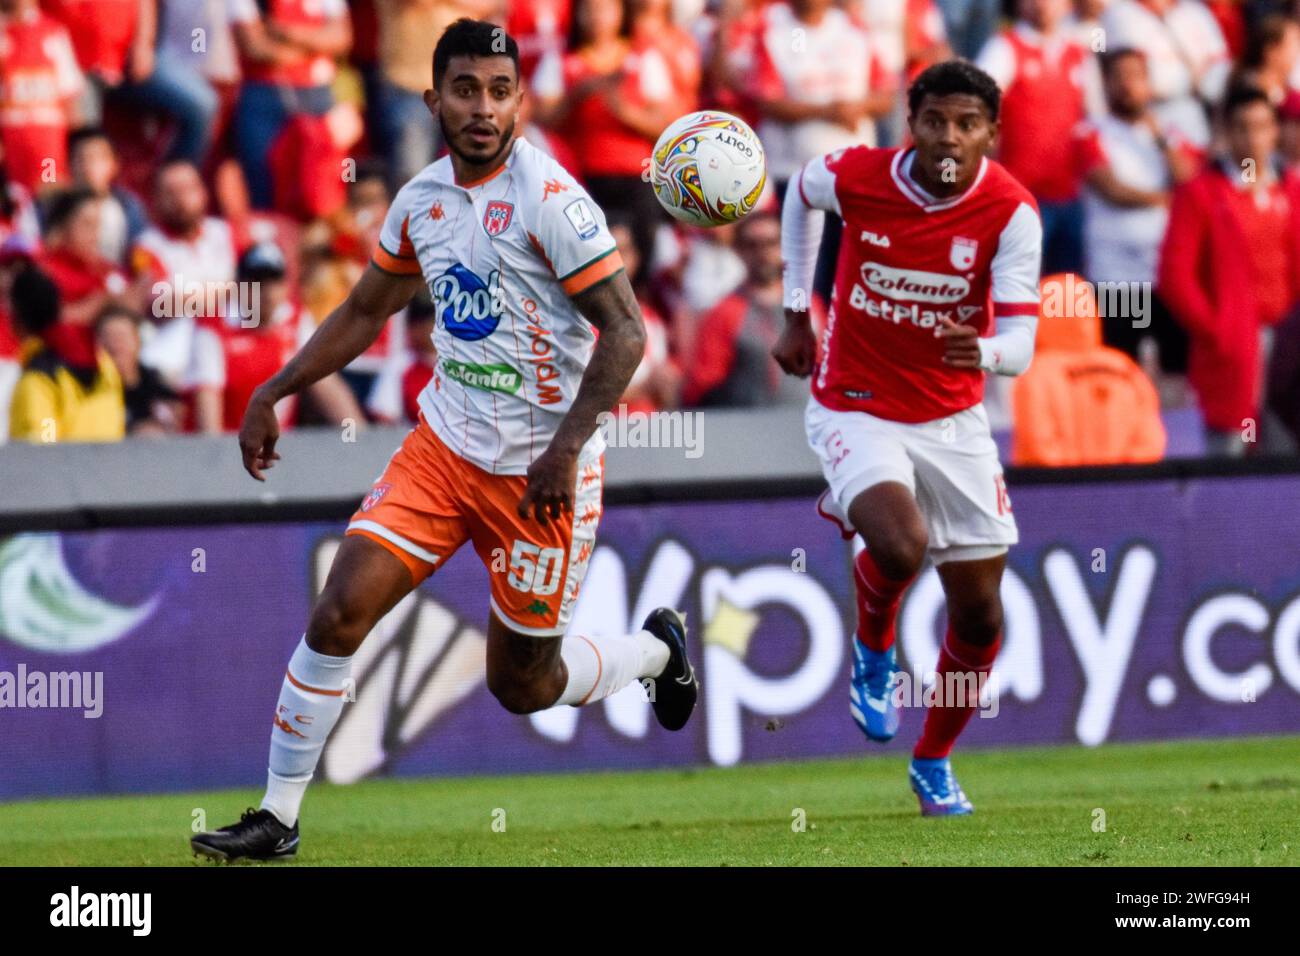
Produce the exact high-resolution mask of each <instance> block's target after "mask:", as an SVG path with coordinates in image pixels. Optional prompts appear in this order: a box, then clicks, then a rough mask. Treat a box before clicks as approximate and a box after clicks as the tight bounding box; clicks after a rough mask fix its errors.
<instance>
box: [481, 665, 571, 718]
mask: <svg viewBox="0 0 1300 956" xmlns="http://www.w3.org/2000/svg"><path fill="white" fill-rule="evenodd" d="M487 685H488V690H490V691H491V692H492V696H493V697H495V698H496V699H497V701H498V702H500V704H501V706H502V707H504V708H505V709H506V710H508V711H510V713H512V714H533V713H536V712H537V711H539V710H546V709H547V708H548V707H550V706H551V705H552V704H554V703H555V698H556V695H555V694H552V693H549V692H548V688H545V687H543V686H542V685H541V684H538V683H521V682H519V681H518V680H515V679H514V678H512V677H507V676H503V675H500V674H497V673H493V672H492V671H489V672H488V676H487Z"/></svg>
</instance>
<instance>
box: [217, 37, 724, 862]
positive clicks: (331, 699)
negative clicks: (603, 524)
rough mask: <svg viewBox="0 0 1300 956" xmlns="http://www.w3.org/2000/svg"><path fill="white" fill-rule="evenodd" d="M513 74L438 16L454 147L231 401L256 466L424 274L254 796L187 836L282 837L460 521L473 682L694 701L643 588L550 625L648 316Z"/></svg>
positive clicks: (253, 846) (556, 693) (580, 695)
mask: <svg viewBox="0 0 1300 956" xmlns="http://www.w3.org/2000/svg"><path fill="white" fill-rule="evenodd" d="M523 95H524V91H523V87H522V85H521V83H520V79H519V52H518V48H517V46H516V45H515V41H514V40H513V39H511V38H509V37H507V36H505V35H504V34H503V33H502V31H501V30H500V28H498V27H496V26H494V25H493V24H491V23H485V22H481V21H474V20H458V21H456V22H455V23H453V24H452V25H451V26H450V27H448V28H447V30H446V32H445V33H444V34H443V36H442V37H441V38H440V39H439V41H438V44H437V47H436V49H435V50H434V55H433V89H431V90H428V91H427V92H426V93H425V102H426V104H427V105H428V107H429V111H430V112H431V113H432V114H433V116H434V117H435V118H436V119H437V121H438V122H439V123H440V124H441V127H442V133H443V138H444V140H445V141H446V143H447V144H448V147H449V149H450V151H451V154H450V156H448V157H445V158H443V159H441V160H439V161H437V162H435V163H433V164H431V165H430V166H427V167H426V168H425V169H424V170H423V171H421V172H420V173H419V174H417V175H416V176H415V177H414V178H413V179H412V180H411V181H410V182H408V183H407V184H406V186H404V187H403V188H402V189H401V191H400V192H399V193H398V195H397V197H396V199H395V200H394V202H393V205H392V207H391V209H390V211H389V214H388V219H387V221H386V222H385V224H384V228H383V231H382V233H381V236H380V240H379V247H378V248H377V249H376V250H375V253H374V258H373V260H372V262H371V264H370V266H369V268H368V269H367V270H366V272H365V274H364V275H363V276H362V277H361V279H360V280H359V281H358V283H357V285H356V287H355V288H354V289H353V290H352V292H351V294H350V295H349V297H348V298H347V300H346V301H345V302H344V303H343V304H342V305H340V306H339V307H338V308H337V309H336V310H335V311H334V312H332V313H331V314H330V315H329V317H328V318H327V319H326V320H325V322H324V323H322V324H321V326H320V328H319V329H318V330H317V331H316V333H315V335H314V336H313V337H312V338H311V340H310V341H309V342H307V343H306V345H304V346H303V349H302V351H300V352H299V353H298V354H297V355H296V356H295V357H294V358H293V360H292V361H291V362H290V363H289V364H288V365H287V366H286V367H285V368H284V369H283V370H282V371H281V372H280V373H278V374H277V375H275V376H274V377H273V378H271V379H269V380H268V381H267V382H266V383H265V384H263V385H262V386H260V387H259V388H258V390H257V392H256V393H255V394H254V397H253V399H252V400H251V402H250V403H249V407H248V411H247V413H246V414H245V417H244V422H243V428H242V430H241V431H240V435H239V443H240V448H241V450H242V452H243V456H244V467H245V468H246V469H247V470H248V472H249V473H250V474H251V475H252V476H253V477H254V478H257V479H258V480H259V481H260V480H264V478H263V475H262V472H263V470H265V469H268V468H270V467H272V464H273V462H274V460H275V459H277V458H279V457H280V456H279V454H278V453H277V452H276V451H275V444H276V439H277V437H278V435H279V427H278V425H277V423H276V417H275V414H274V411H273V407H274V405H275V403H276V401H278V400H279V399H280V398H282V397H284V396H286V395H290V394H293V393H295V392H298V391H300V390H302V389H303V388H306V387H307V386H308V385H310V384H311V383H313V382H315V381H317V380H319V379H321V378H322V377H324V376H326V375H328V374H330V373H332V372H337V371H338V370H339V369H341V368H342V367H343V366H345V365H346V364H347V363H348V362H350V361H351V360H352V359H353V358H355V357H356V356H357V355H359V354H360V353H361V352H362V351H363V350H364V349H365V348H366V347H367V346H368V345H369V344H370V343H371V342H373V341H374V339H375V337H376V336H377V335H378V334H379V331H380V329H381V328H382V327H383V325H384V323H385V321H386V320H387V319H388V317H389V316H391V315H392V314H393V313H395V312H397V311H398V310H400V309H401V308H402V307H404V306H405V305H406V303H407V302H408V301H409V300H410V299H411V297H412V296H413V295H414V293H415V292H416V290H417V289H418V288H419V286H420V283H421V282H423V283H425V284H426V285H427V286H428V287H429V289H430V290H431V292H432V294H433V298H434V302H435V304H436V307H437V322H436V326H435V331H434V344H435V346H436V347H437V354H438V366H437V370H436V372H435V373H434V376H433V378H432V380H431V381H430V382H429V385H428V386H427V387H426V388H425V390H424V392H423V393H422V394H421V395H420V399H419V404H420V418H419V422H418V423H417V425H416V427H415V428H413V429H412V430H411V432H410V433H409V434H408V436H407V437H406V440H405V441H404V442H403V444H402V446H401V447H400V448H399V449H398V450H397V451H396V452H395V453H394V454H393V456H392V458H391V459H390V460H389V462H388V465H387V467H386V468H385V470H384V472H383V474H382V475H381V476H380V477H379V478H378V479H377V480H376V481H375V484H374V486H373V488H372V489H371V490H370V493H369V494H368V495H366V497H365V498H364V500H363V501H362V503H361V505H360V507H359V508H358V510H357V512H356V513H355V514H354V515H353V516H352V520H351V522H350V523H349V524H348V527H347V532H346V534H345V536H344V539H343V543H342V545H341V546H340V548H339V551H338V554H337V555H336V556H335V559H334V563H333V566H332V567H331V569H330V572H329V576H328V578H327V580H326V582H325V587H324V589H323V590H322V592H321V594H320V596H319V597H318V598H317V600H316V603H315V606H314V608H313V610H312V613H311V616H310V621H309V623H308V625H307V631H306V633H305V634H304V635H303V638H302V640H301V642H300V643H299V645H298V647H297V649H296V650H295V651H294V653H293V655H292V657H291V658H290V660H289V666H288V671H287V673H286V674H285V679H284V684H283V686H282V688H281V691H280V698H279V700H278V701H277V702H276V706H275V714H274V722H273V728H272V731H271V756H270V768H269V773H268V782H267V789H266V796H265V797H264V799H263V800H262V803H261V808H260V809H258V810H252V809H250V810H249V811H247V812H246V813H245V814H244V815H243V817H242V818H241V820H240V821H239V822H238V823H236V824H233V825H231V826H228V827H223V828H222V829H220V830H218V831H215V832H212V833H203V834H199V835H198V836H196V837H195V838H194V839H193V840H192V841H191V845H192V846H193V848H194V850H195V851H196V852H198V853H202V854H204V855H206V856H210V857H215V858H218V859H236V858H240V857H247V858H251V859H269V858H275V857H285V856H292V855H293V854H294V853H296V852H297V847H298V834H299V830H298V811H299V807H300V804H301V802H302V798H303V794H304V792H305V791H306V788H307V784H308V782H309V781H310V780H311V778H312V775H313V772H314V770H315V767H316V763H317V761H318V760H319V758H320V754H321V751H322V749H323V747H324V745H325V740H326V738H327V737H328V735H329V733H330V730H331V729H332V728H333V726H334V724H335V723H336V722H337V720H338V718H339V714H340V712H341V710H342V708H343V703H344V694H345V689H346V687H347V686H348V681H349V673H350V668H351V660H352V655H353V654H354V653H355V652H356V650H357V648H358V647H359V646H360V644H361V642H362V641H363V640H364V639H365V637H366V635H367V634H368V633H369V632H370V630H371V628H373V627H374V625H375V624H376V623H377V622H378V621H379V620H380V618H382V617H383V616H384V615H385V614H387V613H388V611H389V610H390V609H392V607H393V606H394V605H395V604H397V602H398V601H400V600H401V599H402V598H403V597H404V596H405V595H406V594H407V593H409V592H410V591H411V590H412V589H413V588H415V587H417V586H418V585H419V584H420V582H421V581H423V580H424V579H425V578H426V577H428V576H429V575H430V574H431V573H432V572H433V571H434V570H436V569H437V567H439V566H440V565H442V564H443V563H444V562H445V561H446V560H447V559H448V558H450V557H451V555H452V554H453V553H454V552H455V551H456V550H457V549H458V548H459V547H460V546H461V545H462V544H464V543H465V542H467V541H468V542H471V543H472V544H473V546H474V549H475V551H477V552H478V554H479V557H480V558H481V559H482V560H483V562H484V564H485V565H486V566H487V567H488V571H489V574H490V577H491V597H490V601H489V604H490V614H489V623H488V641H487V684H488V687H489V689H490V690H491V691H492V693H493V694H494V695H495V696H496V697H497V699H498V700H499V701H500V702H501V704H502V705H503V706H504V707H505V708H506V709H507V710H509V711H510V712H512V713H516V714H527V713H531V712H533V711H538V710H544V709H546V708H549V707H553V706H556V705H560V704H568V705H573V706H578V705H582V704H589V703H592V702H594V701H597V700H600V699H602V698H604V697H607V696H609V695H610V694H612V693H614V692H615V691H617V690H619V689H621V688H623V687H624V686H626V685H627V684H629V683H631V682H632V681H635V680H643V679H650V680H651V681H653V682H654V683H653V685H652V686H651V687H650V690H651V695H650V696H651V700H652V702H653V703H652V706H653V708H654V712H655V716H656V717H657V719H658V720H659V723H660V724H661V725H663V726H664V727H665V728H667V729H669V730H678V729H680V728H681V727H682V726H684V725H685V723H686V721H687V719H688V718H689V717H690V715H691V712H692V710H693V708H694V706H695V702H696V698H697V696H698V693H699V685H698V682H697V681H696V678H695V671H694V668H693V667H692V666H691V663H690V661H689V660H688V658H687V654H686V628H685V624H684V622H683V620H682V618H681V616H680V615H679V614H678V613H677V612H676V611H673V610H671V609H669V608H659V609H658V610H656V611H654V612H653V613H652V614H651V615H650V616H649V617H648V618H647V619H646V621H645V623H644V625H643V627H642V629H641V630H639V631H638V632H636V633H634V634H628V635H608V634H600V635H597V634H572V635H566V634H565V631H566V628H567V625H568V622H569V619H570V617H571V614H572V610H573V605H574V601H575V600H576V598H577V596H578V589H579V586H580V584H581V582H582V577H583V574H584V572H585V570H586V567H587V563H588V559H589V558H590V556H591V552H592V548H593V546H594V542H595V532H596V525H597V523H598V521H599V519H600V513H601V488H602V482H603V477H604V456H603V452H604V441H603V438H602V436H601V434H600V432H599V431H597V428H596V426H597V416H598V415H599V414H600V413H601V412H604V411H606V410H608V409H609V408H611V407H613V405H614V403H615V402H616V401H617V400H618V398H619V396H620V395H621V394H623V390H624V388H625V387H626V385H627V383H628V381H629V379H631V377H632V374H633V373H634V372H635V371H636V368H637V365H638V363H639V362H640V361H641V356H642V352H643V350H644V345H645V330H644V327H643V325H642V320H641V314H640V311H639V309H638V308H637V304H636V297H635V295H634V294H633V292H632V288H631V286H630V285H629V283H628V279H627V277H626V275H625V274H624V272H623V269H622V265H621V262H620V260H619V256H618V251H617V249H616V248H615V245H614V240H613V239H612V238H611V237H610V234H609V231H608V230H607V229H606V226H605V217H604V215H603V213H602V212H601V211H600V209H599V208H598V207H597V206H596V204H595V203H594V202H592V200H591V198H590V197H588V196H587V194H586V193H585V192H584V191H583V190H582V188H581V187H580V186H579V185H578V184H577V183H576V182H575V181H574V180H573V178H572V177H571V176H570V175H569V174H568V173H567V172H566V171H565V170H564V169H563V168H562V167H561V166H560V165H558V164H557V163H556V162H555V161H554V160H552V159H551V158H550V157H548V156H547V155H546V154H544V153H542V152H541V151H540V150H538V149H536V148H535V147H533V146H532V145H530V144H529V143H528V142H526V141H525V140H523V139H519V138H516V136H515V121H516V117H517V114H518V111H519V107H520V102H521V99H522V97H523ZM593 326H594V327H595V329H598V330H599V332H600V335H599V338H598V339H597V337H596V335H595V332H594V331H593Z"/></svg>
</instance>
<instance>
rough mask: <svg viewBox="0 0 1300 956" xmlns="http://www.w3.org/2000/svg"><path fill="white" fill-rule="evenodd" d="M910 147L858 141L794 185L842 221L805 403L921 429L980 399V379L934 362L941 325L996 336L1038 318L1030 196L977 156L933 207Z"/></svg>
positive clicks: (1035, 229) (1037, 245)
mask: <svg viewBox="0 0 1300 956" xmlns="http://www.w3.org/2000/svg"><path fill="white" fill-rule="evenodd" d="M914 155H915V154H914V152H913V151H912V150H911V149H897V148H896V149H872V148H870V147H866V146H857V147H853V148H850V149H846V150H841V151H839V152H837V153H831V154H830V155H828V156H824V157H820V158H818V159H814V160H813V161H812V162H810V163H808V165H807V166H805V167H804V169H803V171H802V172H801V174H800V176H799V179H798V180H797V183H796V187H792V188H798V190H799V195H800V196H801V197H802V199H803V201H804V202H805V203H806V204H807V205H808V206H810V207H813V208H817V209H826V210H830V211H832V212H835V213H836V214H838V215H839V216H841V218H843V220H844V233H843V238H842V239H841V245H840V255H839V262H838V265H837V267H836V277H835V291H834V293H833V295H832V299H831V311H830V317H829V320H828V324H827V329H826V334H825V335H824V336H823V337H822V355H821V361H820V363H819V365H818V368H817V372H816V374H815V376H814V378H813V389H812V391H813V396H814V397H815V398H816V399H817V401H819V402H821V404H823V405H825V406H826V407H827V408H832V409H835V410H837V411H861V412H867V413H868V414H871V415H875V416H876V417H878V418H886V419H890V420H893V421H900V422H928V421H933V420H935V419H939V418H943V417H945V416H947V415H952V414H955V413H956V412H960V411H963V410H964V409H967V408H970V407H971V406H973V405H975V404H977V403H979V402H980V401H981V400H982V399H983V397H984V373H983V372H982V371H979V370H977V369H961V368H952V367H951V366H948V365H945V364H944V363H943V353H944V345H943V340H942V339H940V338H938V337H936V335H935V331H936V329H937V328H938V327H939V326H940V322H939V320H940V319H943V318H946V319H950V320H951V321H953V322H958V323H964V324H967V325H973V326H974V327H975V328H976V329H978V330H979V334H980V335H982V336H987V335H990V334H992V333H993V331H994V319H995V318H996V317H998V316H1011V315H1037V314H1038V273H1039V268H1040V263H1041V258H1042V224H1041V222H1040V221H1039V217H1038V207H1037V205H1036V204H1035V202H1034V199H1033V197H1032V196H1031V195H1030V194H1029V192H1028V190H1026V189H1025V188H1024V187H1023V186H1022V185H1020V183H1018V182H1016V181H1015V179H1013V178H1012V177H1011V175H1010V174H1009V173H1008V172H1007V171H1006V170H1005V169H1004V168H1003V167H1002V166H1001V165H999V164H998V163H995V162H992V161H991V160H988V159H985V160H982V161H981V164H980V169H979V172H978V173H977V174H976V177H975V181H974V183H973V184H972V185H971V186H970V188H969V189H967V190H966V192H964V193H962V194H961V195H959V196H955V197H952V198H949V199H943V200H938V199H935V198H934V197H931V196H928V195H927V194H925V193H924V192H923V191H922V190H921V189H920V187H918V186H917V185H916V184H915V183H914V182H913V180H912V179H911V176H910V175H909V170H910V168H911V160H912V157H913V156H914Z"/></svg>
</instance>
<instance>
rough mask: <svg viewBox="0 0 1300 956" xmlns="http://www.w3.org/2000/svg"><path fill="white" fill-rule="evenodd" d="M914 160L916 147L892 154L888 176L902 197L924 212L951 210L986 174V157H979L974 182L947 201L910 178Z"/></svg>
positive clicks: (973, 189)
mask: <svg viewBox="0 0 1300 956" xmlns="http://www.w3.org/2000/svg"><path fill="white" fill-rule="evenodd" d="M915 159H916V147H914V146H909V147H908V148H907V149H900V150H899V151H898V152H897V153H895V154H894V161H893V162H892V163H890V164H889V175H890V176H892V177H893V179H894V185H896V186H897V187H898V189H899V192H901V193H902V194H903V195H904V196H906V197H907V198H908V199H910V200H912V202H914V203H916V204H917V205H918V206H920V207H921V208H922V209H924V210H925V211H926V212H939V211H940V210H943V209H951V208H952V207H953V206H956V205H957V204H958V203H960V202H961V201H962V200H964V199H965V198H966V197H967V196H969V195H970V194H971V193H973V192H975V190H977V189H979V187H980V183H982V182H984V174H985V173H986V172H988V168H989V161H988V157H986V156H981V157H980V168H979V172H977V173H976V174H975V181H974V182H973V183H971V184H970V188H969V189H967V190H966V191H965V192H963V193H959V194H958V195H956V196H950V197H949V198H947V199H939V198H938V197H936V196H932V195H930V193H929V192H927V191H926V190H924V189H922V188H921V187H920V186H919V185H917V183H916V180H914V179H913V178H912V163H913V161H914V160H915Z"/></svg>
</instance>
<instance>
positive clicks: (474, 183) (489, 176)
mask: <svg viewBox="0 0 1300 956" xmlns="http://www.w3.org/2000/svg"><path fill="white" fill-rule="evenodd" d="M505 171H506V164H505V163H502V164H501V165H500V166H498V167H497V168H496V169H494V170H492V172H490V173H488V174H487V175H486V176H484V177H483V178H482V179H474V180H471V181H470V182H467V183H456V185H457V186H459V187H460V188H461V189H473V188H474V187H475V186H482V185H483V184H484V183H488V182H491V181H492V180H494V179H496V178H497V177H498V176H500V175H501V174H502V173H504V172H505ZM453 178H454V177H453Z"/></svg>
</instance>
